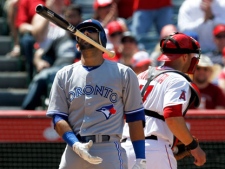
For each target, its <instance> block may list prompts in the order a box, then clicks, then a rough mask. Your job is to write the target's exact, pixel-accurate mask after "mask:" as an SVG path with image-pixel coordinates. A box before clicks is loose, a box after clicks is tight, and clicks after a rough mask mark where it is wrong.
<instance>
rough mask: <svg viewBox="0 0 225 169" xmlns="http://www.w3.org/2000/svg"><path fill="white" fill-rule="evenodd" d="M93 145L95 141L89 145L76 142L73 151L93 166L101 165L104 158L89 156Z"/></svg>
mask: <svg viewBox="0 0 225 169" xmlns="http://www.w3.org/2000/svg"><path fill="white" fill-rule="evenodd" d="M92 145H93V141H92V140H90V141H89V142H88V143H80V142H76V143H74V145H73V151H75V152H76V153H77V154H78V155H79V156H80V157H81V158H83V159H84V160H86V161H88V162H89V163H91V164H100V163H101V162H102V158H100V157H96V156H92V155H91V154H89V152H88V150H89V149H90V147H91V146H92Z"/></svg>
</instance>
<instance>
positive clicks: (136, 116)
mask: <svg viewBox="0 0 225 169" xmlns="http://www.w3.org/2000/svg"><path fill="white" fill-rule="evenodd" d="M139 120H142V121H145V112H144V110H143V109H142V110H140V111H137V112H135V113H130V114H126V122H127V123H129V122H134V121H139Z"/></svg>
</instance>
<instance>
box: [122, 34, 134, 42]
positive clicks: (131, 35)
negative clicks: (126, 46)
mask: <svg viewBox="0 0 225 169" xmlns="http://www.w3.org/2000/svg"><path fill="white" fill-rule="evenodd" d="M126 38H130V39H132V40H133V41H134V42H136V43H137V40H136V38H135V36H134V35H133V34H132V33H131V32H130V31H125V32H123V36H122V38H121V42H124V41H125V39H126Z"/></svg>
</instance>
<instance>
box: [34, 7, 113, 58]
mask: <svg viewBox="0 0 225 169" xmlns="http://www.w3.org/2000/svg"><path fill="white" fill-rule="evenodd" d="M36 13H37V14H39V15H41V16H42V17H44V18H45V19H47V20H49V21H51V22H53V23H54V24H56V25H57V26H59V27H61V28H62V29H65V30H67V31H69V32H71V33H72V34H74V35H75V36H78V37H79V38H81V39H83V40H85V41H86V42H88V43H90V44H92V45H93V46H95V47H96V48H98V49H99V50H101V51H103V52H105V53H106V54H107V55H108V56H109V57H111V58H112V57H114V56H115V53H114V52H112V51H109V50H108V49H106V48H104V47H103V46H102V45H100V44H98V43H97V42H95V41H94V40H92V39H91V38H89V37H88V36H86V35H84V34H83V33H81V32H80V31H79V30H78V29H76V27H75V26H73V25H72V24H71V23H69V22H67V21H66V20H65V19H64V18H62V17H61V16H59V15H58V14H56V13H55V12H53V11H52V10H50V9H48V8H47V7H45V6H44V5H42V4H39V5H37V6H36Z"/></svg>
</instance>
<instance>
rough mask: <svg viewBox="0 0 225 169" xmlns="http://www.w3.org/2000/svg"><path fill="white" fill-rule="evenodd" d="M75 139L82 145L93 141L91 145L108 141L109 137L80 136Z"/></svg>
mask: <svg viewBox="0 0 225 169" xmlns="http://www.w3.org/2000/svg"><path fill="white" fill-rule="evenodd" d="M77 139H78V140H79V141H80V142H82V143H87V142H89V141H90V140H92V141H93V143H101V142H104V141H109V139H110V136H109V135H89V136H81V135H79V134H78V135H77Z"/></svg>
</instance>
